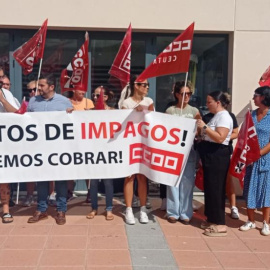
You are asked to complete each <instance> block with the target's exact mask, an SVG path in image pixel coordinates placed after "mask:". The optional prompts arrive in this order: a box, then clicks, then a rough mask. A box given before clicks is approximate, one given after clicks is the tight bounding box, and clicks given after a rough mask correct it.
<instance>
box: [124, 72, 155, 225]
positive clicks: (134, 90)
mask: <svg viewBox="0 0 270 270" xmlns="http://www.w3.org/2000/svg"><path fill="white" fill-rule="evenodd" d="M136 78H137V77H136V76H132V77H131V80H130V90H131V94H130V97H129V98H127V99H126V100H124V102H123V105H122V109H136V110H137V111H143V110H144V109H147V110H149V111H153V110H154V104H153V100H152V99H151V98H149V97H146V95H147V93H148V89H149V83H148V82H147V80H144V81H142V82H136ZM136 177H137V180H138V195H139V199H140V205H141V208H140V219H139V220H140V222H141V223H148V216H147V213H146V207H145V205H146V198H147V179H146V177H145V176H144V175H143V174H137V175H136ZM134 178H135V175H131V176H129V177H126V179H125V183H124V196H125V201H126V206H127V208H126V214H125V221H126V223H127V224H129V225H133V224H135V218H134V215H133V211H132V199H133V191H134V190H133V186H134Z"/></svg>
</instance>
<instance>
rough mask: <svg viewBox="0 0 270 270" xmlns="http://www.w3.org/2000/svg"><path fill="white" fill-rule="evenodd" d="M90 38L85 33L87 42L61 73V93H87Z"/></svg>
mask: <svg viewBox="0 0 270 270" xmlns="http://www.w3.org/2000/svg"><path fill="white" fill-rule="evenodd" d="M88 46H89V36H88V33H87V32H86V33H85V42H84V43H83V45H82V46H81V48H80V49H79V50H78V52H77V53H76V54H75V56H74V57H73V59H72V61H71V63H69V65H68V66H67V68H65V69H64V70H63V71H62V73H61V78H60V85H61V92H62V93H63V92H66V91H72V90H81V91H85V92H87V86H88V71H89V57H88Z"/></svg>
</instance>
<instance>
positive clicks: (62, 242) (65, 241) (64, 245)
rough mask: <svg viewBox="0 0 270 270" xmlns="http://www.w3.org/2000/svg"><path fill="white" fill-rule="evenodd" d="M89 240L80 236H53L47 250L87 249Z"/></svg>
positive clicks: (49, 240)
mask: <svg viewBox="0 0 270 270" xmlns="http://www.w3.org/2000/svg"><path fill="white" fill-rule="evenodd" d="M86 243H87V238H86V237H85V236H80V235H61V236H59V235H53V236H50V237H49V239H48V242H47V244H46V249H85V248H86Z"/></svg>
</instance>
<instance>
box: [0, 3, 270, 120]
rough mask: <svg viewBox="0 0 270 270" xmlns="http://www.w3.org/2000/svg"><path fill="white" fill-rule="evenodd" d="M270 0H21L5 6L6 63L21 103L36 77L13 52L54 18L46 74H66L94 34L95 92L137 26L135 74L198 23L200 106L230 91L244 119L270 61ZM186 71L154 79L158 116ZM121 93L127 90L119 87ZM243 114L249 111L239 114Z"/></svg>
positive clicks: (2, 38) (1, 35)
mask: <svg viewBox="0 0 270 270" xmlns="http://www.w3.org/2000/svg"><path fill="white" fill-rule="evenodd" d="M269 10H270V0H259V1H258V0H203V1H201V0H193V1H183V0H168V1H158V0H148V1H142V0H136V1H134V0H103V1H93V0H78V1H69V0H66V1H63V0H59V1H53V0H47V1H42V0H39V1H34V0H24V1H19V0H14V1H5V2H3V3H2V11H9V12H2V15H1V20H0V65H4V66H5V68H6V73H7V74H8V75H9V76H10V78H11V82H12V87H11V88H12V91H13V93H14V94H15V96H16V97H17V98H18V99H21V98H22V96H23V95H24V94H25V92H24V91H23V90H24V89H25V87H26V83H27V82H28V81H30V80H32V79H35V78H36V77H37V71H38V65H36V66H35V68H34V72H33V73H31V74H30V75H28V76H24V75H22V73H21V68H20V67H19V66H18V64H17V63H16V62H15V61H14V59H13V57H12V52H13V51H14V50H15V49H16V48H18V47H19V46H20V45H22V44H23V43H24V42H25V41H27V40H28V39H29V38H30V37H32V35H33V34H34V33H35V32H36V31H37V29H38V28H39V27H40V26H41V24H42V23H43V21H44V20H45V19H46V18H48V19H49V22H48V33H47V40H46V46H45V53H44V60H43V68H42V71H43V72H55V73H56V74H57V75H59V76H60V73H61V70H62V69H63V68H65V67H66V66H67V64H68V63H69V62H70V60H71V59H72V57H73V56H74V54H75V53H76V52H77V50H78V48H79V47H80V46H81V44H82V43H83V41H84V33H85V31H88V32H89V37H90V45H89V56H90V59H91V60H90V61H91V62H90V71H89V87H88V93H89V95H90V93H91V91H92V90H93V89H94V88H95V87H96V86H98V85H103V84H110V82H109V81H108V80H109V75H108V71H109V69H110V66H111V64H112V62H113V59H114V57H115V55H116V53H117V51H118V48H119V45H120V43H121V41H122V39H123V36H124V34H125V31H126V29H127V27H128V25H129V23H131V24H132V28H133V35H132V40H133V42H132V54H131V58H132V61H131V70H132V73H140V72H141V71H142V70H143V69H144V68H145V67H146V66H147V65H148V64H149V63H150V62H151V61H152V60H153V59H154V58H155V57H156V56H157V55H158V54H159V53H160V52H161V51H162V50H163V49H164V48H165V47H166V46H167V45H168V44H169V43H170V42H171V41H172V40H173V39H174V38H175V37H176V36H177V35H179V34H180V33H181V32H182V31H183V30H184V29H186V28H187V27H188V26H189V25H190V24H191V23H192V22H193V21H194V22H195V34H194V41H193V48H192V57H191V62H190V69H189V79H190V80H192V81H193V83H194V84H195V95H194V97H193V101H194V103H195V104H196V105H197V106H199V107H201V108H202V109H205V108H204V106H205V100H206V95H207V93H209V92H211V91H214V90H222V91H228V92H229V93H230V94H231V95H232V111H233V112H234V113H235V114H239V113H240V112H241V111H242V110H243V109H244V108H245V107H246V105H248V104H249V101H250V100H251V98H252V93H253V90H254V89H255V88H256V87H257V86H258V80H259V78H260V76H261V75H262V73H263V72H264V70H265V69H266V68H267V67H268V66H269V64H270V54H269V53H268V51H269V50H268V41H270V21H269V19H268V11H269ZM184 77H185V74H175V75H169V76H163V77H158V78H152V79H150V80H149V81H150V91H149V96H151V97H152V98H153V99H154V100H155V104H156V108H157V110H158V111H163V110H164V108H165V106H166V104H167V103H168V102H169V101H170V100H172V98H173V97H172V95H171V89H172V85H173V83H174V82H175V81H176V80H179V79H184ZM111 88H112V90H114V91H115V93H116V96H117V94H118V93H119V92H120V91H121V89H119V88H117V86H115V85H114V84H112V85H111ZM239 116H240V117H241V113H240V114H239Z"/></svg>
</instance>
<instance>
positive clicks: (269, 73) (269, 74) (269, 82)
mask: <svg viewBox="0 0 270 270" xmlns="http://www.w3.org/2000/svg"><path fill="white" fill-rule="evenodd" d="M259 85H260V86H270V66H269V67H268V68H267V69H266V71H265V72H264V73H263V75H262V77H261V78H260V81H259Z"/></svg>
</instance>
